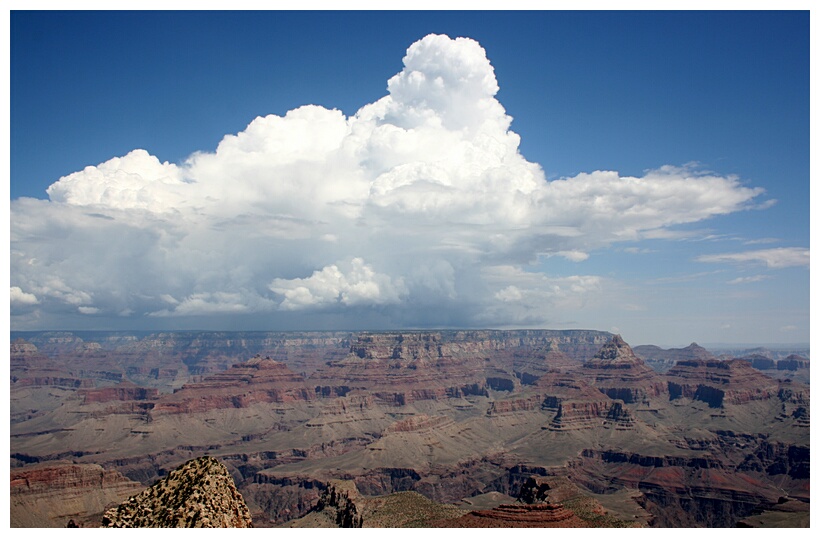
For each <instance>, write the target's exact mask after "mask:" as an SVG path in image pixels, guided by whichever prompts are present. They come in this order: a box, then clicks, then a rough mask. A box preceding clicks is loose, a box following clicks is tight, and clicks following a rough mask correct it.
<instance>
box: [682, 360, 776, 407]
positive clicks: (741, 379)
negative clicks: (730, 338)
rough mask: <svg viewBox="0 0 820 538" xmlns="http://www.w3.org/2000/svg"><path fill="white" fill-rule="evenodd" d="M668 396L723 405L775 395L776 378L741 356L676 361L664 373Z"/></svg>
mask: <svg viewBox="0 0 820 538" xmlns="http://www.w3.org/2000/svg"><path fill="white" fill-rule="evenodd" d="M666 380H667V387H668V392H669V399H670V400H674V399H677V398H689V399H690V400H700V401H703V402H706V403H707V404H709V407H714V408H717V407H723V405H724V404H736V405H737V404H743V403H747V402H750V401H752V400H766V399H769V398H773V397H777V395H778V392H779V389H780V386H779V384H778V382H777V381H776V380H774V379H772V378H770V377H768V376H766V375H764V374H762V373H760V372H759V371H757V370H756V369H754V368H753V367H752V365H751V364H750V363H748V362H747V361H744V360H741V359H733V360H720V359H706V360H704V359H696V360H687V361H680V362H678V364H677V365H675V367H674V368H672V369H671V370H669V372H667V374H666Z"/></svg>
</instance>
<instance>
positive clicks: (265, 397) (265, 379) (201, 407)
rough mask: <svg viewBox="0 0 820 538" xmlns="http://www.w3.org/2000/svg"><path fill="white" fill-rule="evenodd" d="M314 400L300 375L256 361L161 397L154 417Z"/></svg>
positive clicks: (274, 363) (270, 362)
mask: <svg viewBox="0 0 820 538" xmlns="http://www.w3.org/2000/svg"><path fill="white" fill-rule="evenodd" d="M315 397H316V395H315V391H314V390H313V389H311V388H310V387H309V386H308V385H307V384H306V383H305V380H304V378H303V377H302V376H301V375H299V374H297V373H294V372H292V371H291V370H290V369H288V367H287V366H285V365H284V364H282V363H280V362H277V361H274V360H271V359H267V358H265V359H262V358H259V357H256V358H254V359H251V360H250V361H248V362H244V363H240V364H234V365H233V366H232V367H231V368H229V369H228V370H227V371H225V372H220V373H218V374H214V375H212V376H209V377H207V378H206V379H205V380H203V381H201V382H198V383H191V384H186V385H183V386H182V387H181V388H180V389H177V390H176V391H174V393H173V394H169V395H166V396H162V397H161V398H160V399H159V400H157V401H156V403H155V405H154V408H153V410H152V412H151V413H152V414H165V413H167V414H175V413H200V412H204V411H209V410H211V409H226V408H243V407H248V406H250V405H251V404H253V403H256V402H268V403H272V402H275V403H282V402H293V401H303V400H312V399H314V398H315Z"/></svg>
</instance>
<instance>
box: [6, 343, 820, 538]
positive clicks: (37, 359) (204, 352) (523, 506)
mask: <svg viewBox="0 0 820 538" xmlns="http://www.w3.org/2000/svg"><path fill="white" fill-rule="evenodd" d="M809 365H810V360H809V358H808V354H807V352H806V354H805V355H797V354H795V353H790V354H788V355H785V356H783V357H779V356H772V355H771V354H768V356H767V352H766V350H756V351H755V352H754V353H743V354H739V355H738V356H728V355H725V354H715V353H712V352H710V351H708V350H707V349H705V348H702V347H700V346H698V345H697V344H692V345H690V346H688V347H686V348H680V349H669V350H664V349H661V348H659V347H657V346H636V347H635V348H634V349H633V348H632V347H630V345H629V344H628V343H627V342H625V341H624V340H623V338H621V337H620V336H619V335H615V334H611V333H607V332H603V331H592V330H469V331H468V330H451V331H445V330H442V331H401V332H358V333H351V332H289V333H276V332H199V331H188V332H167V333H137V332H133V333H132V332H82V331H77V332H69V331H60V332H47V331H46V332H37V333H12V341H11V346H10V375H11V384H10V407H11V409H10V411H11V413H10V415H11V426H10V430H11V431H10V436H11V443H10V444H11V458H10V465H11V482H12V490H11V491H12V495H11V500H12V503H11V508H12V525H13V526H19V527H31V526H43V527H49V526H51V527H58V526H59V527H64V526H66V525H67V524H68V522H69V520H71V521H72V522H73V523H74V524H75V525H79V526H100V525H101V524H102V518H103V513H104V512H105V511H106V510H108V509H111V508H112V507H116V506H118V505H120V504H121V503H123V502H124V501H125V500H126V499H127V498H129V497H130V496H132V495H135V494H136V493H137V492H139V491H141V490H144V489H145V488H146V487H149V486H152V485H154V484H157V483H158V482H159V481H161V480H163V479H167V477H168V476H170V474H171V473H173V472H174V470H175V469H177V468H179V467H180V466H181V465H183V464H185V463H186V462H189V461H191V460H195V459H197V458H202V457H205V456H208V457H210V458H214V459H215V460H218V462H219V463H220V465H224V468H225V470H226V472H227V473H228V474H229V475H230V477H231V479H232V481H233V483H235V485H236V489H237V491H238V492H239V493H240V494H241V497H242V498H243V499H244V502H245V503H246V504H247V509H248V511H249V517H250V518H252V521H253V526H254V527H276V526H363V527H368V526H371V527H372V526H398V524H397V522H398V521H403V522H404V523H405V524H406V525H407V526H430V527H433V526H445V527H462V526H466V527H505V526H507V527H509V526H513V527H514V526H536V527H550V526H579V527H583V526H647V527H681V526H682V527H730V526H796V527H803V526H808V522H809V506H810V495H809V461H810V457H809V454H810V447H809V444H810V443H809V437H810V436H809V432H810V390H809V384H808V381H809V379H810V377H809V375H808V372H809ZM398 507H404V508H402V510H404V511H403V512H401V513H402V514H403V515H402V516H401V517H400V518H399V519H395V518H394V519H391V518H390V517H387V516H385V514H388V513H394V512H395V513H398V512H396V510H399V508H398ZM408 507H409V508H408ZM391 511H392V512H391ZM422 513H423V514H427V515H425V516H424V517H421V516H420V515H419V514H422ZM395 517H398V516H395ZM241 519H242V521H245V519H246V518H245V517H244V516H243V517H242V518H241ZM200 523H201V521H200Z"/></svg>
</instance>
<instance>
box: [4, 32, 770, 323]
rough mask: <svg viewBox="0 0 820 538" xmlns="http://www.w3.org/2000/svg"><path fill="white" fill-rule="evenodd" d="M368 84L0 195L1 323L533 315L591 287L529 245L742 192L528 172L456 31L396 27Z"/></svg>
mask: <svg viewBox="0 0 820 538" xmlns="http://www.w3.org/2000/svg"><path fill="white" fill-rule="evenodd" d="M388 92H389V93H388V95H386V96H385V97H383V98H381V99H379V100H378V101H376V102H374V103H371V104H368V105H366V106H364V107H362V108H361V109H360V110H359V111H358V112H356V114H354V115H353V116H351V117H345V115H344V114H342V113H341V112H340V111H338V110H328V109H325V108H322V107H319V106H313V105H308V106H304V107H301V108H298V109H295V110H292V111H290V112H288V113H287V114H285V116H284V117H280V116H275V115H270V116H266V117H259V118H256V119H254V120H253V121H252V122H251V123H250V124H249V125H248V127H247V128H246V129H245V130H244V131H242V132H240V133H238V134H236V135H227V136H225V137H224V138H223V140H222V141H221V142H220V143H219V145H218V147H217V148H216V150H215V151H214V152H212V153H211V152H201V153H195V154H194V155H192V156H190V157H189V158H188V160H187V161H185V162H184V163H182V164H180V165H175V164H170V163H162V162H160V161H159V160H158V159H157V158H156V157H154V156H152V155H149V154H148V153H147V152H146V151H144V150H139V149H138V150H134V151H132V152H131V153H129V154H127V155H125V156H123V157H115V158H112V159H110V160H109V161H106V162H104V163H102V164H99V165H97V166H89V167H87V168H85V169H84V170H82V171H79V172H75V173H73V174H69V175H67V176H65V177H62V178H60V180H59V181H57V182H56V183H54V184H53V185H51V187H49V189H48V195H49V200H35V199H27V198H23V199H19V200H15V201H13V202H12V205H11V234H12V242H11V286H12V287H11V308H12V314H13V315H15V316H16V317H15V320H16V321H14V322H13V324H17V325H18V326H21V327H22V326H31V327H33V326H36V324H37V323H38V320H39V319H42V317H41V316H44V315H47V314H51V315H77V316H109V317H110V316H122V317H125V318H129V319H134V318H137V317H139V318H143V316H151V317H152V318H153V319H156V318H157V317H174V316H214V315H225V314H232V313H258V314H265V313H267V314H270V315H273V316H275V315H278V313H293V312H336V313H339V312H342V313H344V312H361V311H363V309H364V310H366V309H377V310H378V311H379V312H388V313H389V314H390V315H391V316H393V319H396V320H400V321H398V322H400V323H405V324H408V325H420V324H422V325H423V324H425V323H426V320H430V319H433V318H434V317H435V316H432V315H431V312H437V313H438V314H440V313H441V312H447V319H448V320H449V322H452V323H461V324H479V323H480V324H504V323H507V322H515V321H516V320H521V319H526V320H527V321H528V322H531V323H538V322H543V321H546V320H547V319H548V316H549V307H550V306H551V305H552V304H553V302H555V301H566V300H567V297H569V296H574V297H578V296H583V294H585V293H588V292H589V291H590V290H598V289H599V288H600V278H599V277H595V276H583V275H581V276H577V277H570V278H566V277H564V278H550V277H549V276H548V275H533V274H532V273H529V272H527V271H524V270H522V268H523V267H524V265H526V264H527V263H529V262H532V261H534V260H536V259H538V258H539V256H542V257H548V256H553V255H557V256H561V257H563V258H565V259H568V260H572V261H576V262H583V260H585V259H586V258H587V256H588V253H589V252H590V251H593V250H595V249H601V248H605V247H607V246H608V245H610V244H612V243H614V242H618V241H626V240H630V241H634V240H638V239H641V238H642V237H645V236H648V235H653V236H657V235H658V234H659V232H662V231H663V230H664V229H665V228H667V227H669V226H673V225H677V224H682V223H689V222H696V221H700V220H703V219H707V218H709V217H712V216H714V215H720V214H725V213H730V212H734V211H738V210H742V209H744V208H747V207H749V206H750V204H751V202H752V200H753V199H754V198H755V197H757V196H758V195H760V194H761V193H762V189H756V188H748V187H744V186H742V185H741V184H740V182H739V181H738V179H737V178H734V177H721V176H718V175H714V174H710V173H705V172H702V171H700V170H698V169H696V168H691V167H671V166H669V167H664V168H661V169H659V170H654V171H650V172H648V173H647V174H646V175H645V176H644V177H640V178H637V177H621V176H620V175H619V174H618V173H617V172H610V171H595V172H591V173H587V174H580V175H578V176H576V177H572V178H563V179H558V180H554V181H547V180H546V178H545V176H544V173H543V171H542V169H541V167H540V166H539V165H538V164H535V163H531V162H528V161H527V160H526V159H524V157H523V156H522V155H521V154H520V153H519V151H518V146H519V142H520V138H519V136H518V135H517V134H516V133H514V132H513V131H511V130H510V125H511V121H512V119H511V118H510V117H509V116H508V115H507V114H506V112H505V110H504V108H503V106H502V105H501V104H500V103H499V102H498V100H496V98H495V95H496V93H497V92H498V83H497V81H496V78H495V74H494V71H493V68H492V66H491V64H490V62H489V60H488V59H487V57H486V55H485V52H484V50H483V49H482V48H481V46H480V45H479V44H478V43H477V42H475V41H473V40H471V39H466V38H457V39H450V38H449V37H447V36H443V35H429V36H427V37H425V38H424V39H422V40H420V41H418V42H416V43H414V44H413V45H411V46H410V48H409V49H408V50H407V54H406V56H405V58H404V69H403V70H402V71H401V72H400V73H398V74H397V75H395V76H394V77H392V78H391V79H390V80H389V81H388ZM579 267H582V265H581V266H579ZM536 302H537V305H536V304H535V303H536ZM522 309H523V310H522ZM524 311H525V314H522V312H524ZM522 316H523V317H522ZM351 319H353V320H355V319H356V318H355V317H351Z"/></svg>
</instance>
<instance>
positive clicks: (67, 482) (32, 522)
mask: <svg viewBox="0 0 820 538" xmlns="http://www.w3.org/2000/svg"><path fill="white" fill-rule="evenodd" d="M142 489H143V486H142V485H140V484H139V483H138V482H134V481H132V480H129V479H128V478H126V477H125V476H123V475H122V474H120V473H118V472H117V471H110V470H105V469H103V468H102V467H100V466H99V465H94V464H72V463H68V462H49V463H42V464H38V465H34V466H31V467H27V468H25V469H12V471H11V494H10V509H11V526H12V527H65V526H66V525H67V524H68V522H69V520H73V521H74V522H75V525H77V526H89V525H90V526H97V525H99V521H100V519H99V518H100V516H101V514H102V512H103V511H104V510H105V509H106V508H107V507H108V506H110V505H111V504H112V503H118V502H120V501H122V499H124V498H126V497H128V496H129V495H133V494H136V493H138V492H139V491H141V490H142ZM95 519H96V521H95Z"/></svg>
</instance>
